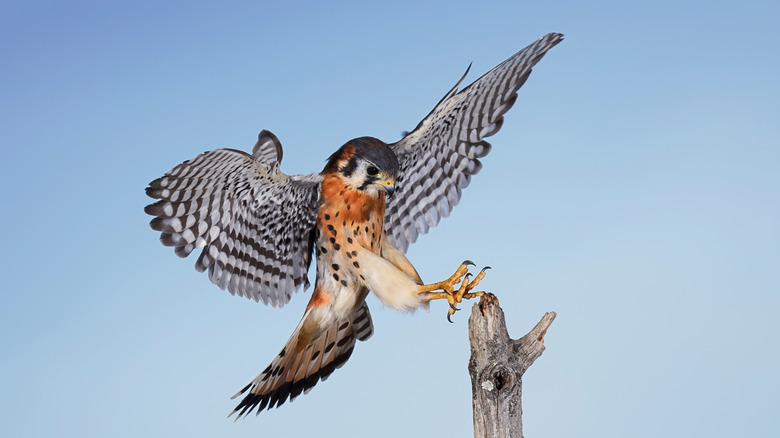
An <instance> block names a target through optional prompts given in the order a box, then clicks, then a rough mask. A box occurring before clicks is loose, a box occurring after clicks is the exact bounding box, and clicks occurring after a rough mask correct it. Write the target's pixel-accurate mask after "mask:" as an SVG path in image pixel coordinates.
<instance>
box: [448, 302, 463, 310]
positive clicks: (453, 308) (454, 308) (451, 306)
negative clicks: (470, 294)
mask: <svg viewBox="0 0 780 438" xmlns="http://www.w3.org/2000/svg"><path fill="white" fill-rule="evenodd" d="M447 304H449V303H447ZM450 308H451V309H452V310H453V311H455V312H457V311H459V310H460V309H458V308H457V307H455V306H453V305H452V304H450Z"/></svg>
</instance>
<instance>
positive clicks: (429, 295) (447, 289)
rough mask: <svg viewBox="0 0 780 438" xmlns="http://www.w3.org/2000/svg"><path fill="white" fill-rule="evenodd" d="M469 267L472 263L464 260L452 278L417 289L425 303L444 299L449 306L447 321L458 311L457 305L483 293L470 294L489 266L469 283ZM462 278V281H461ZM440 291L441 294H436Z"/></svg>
mask: <svg viewBox="0 0 780 438" xmlns="http://www.w3.org/2000/svg"><path fill="white" fill-rule="evenodd" d="M469 265H472V266H473V265H474V262H472V261H470V260H466V261H464V262H463V263H461V265H460V266H459V267H458V270H457V271H455V273H454V274H452V276H451V277H450V278H448V279H446V280H444V281H440V282H437V283H431V284H424V285H422V286H420V287H419V293H420V294H423V295H424V299H425V300H426V302H427V301H432V300H440V299H446V300H447V302H448V303H449V305H450V308H449V309H448V310H447V320H448V321H449V322H452V320H451V319H450V317H451V316H452V315H453V314H454V313H455V312H456V311H458V310H460V309H459V308H458V307H457V305H458V304H460V302H461V301H463V300H464V299H470V298H474V297H478V296H481V295H482V294H484V292H481V291H480V292H471V291H472V289H474V287H476V286H477V285H478V284H479V282H480V281H481V280H482V278H484V277H485V271H486V270H487V269H490V266H486V267H484V268H482V270H481V271H479V274H477V276H476V277H474V279H473V280H471V281H469V276H470V275H471V273H469V272H468V271H469V268H468V267H469ZM461 278H462V280H461ZM458 283H460V287H459V288H458V289H457V290H455V286H456V285H457V284H458ZM436 291H441V292H436Z"/></svg>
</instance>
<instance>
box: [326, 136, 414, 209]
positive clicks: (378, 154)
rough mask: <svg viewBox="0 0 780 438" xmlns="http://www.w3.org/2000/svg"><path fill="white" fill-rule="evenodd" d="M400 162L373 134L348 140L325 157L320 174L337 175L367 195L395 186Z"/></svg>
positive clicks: (390, 194) (389, 193) (386, 190)
mask: <svg viewBox="0 0 780 438" xmlns="http://www.w3.org/2000/svg"><path fill="white" fill-rule="evenodd" d="M399 170H400V166H399V164H398V158H396V156H395V153H394V152H393V151H392V149H390V147H389V146H387V145H386V144H384V143H383V142H381V141H380V140H377V139H375V138H372V137H360V138H356V139H354V140H350V141H349V142H347V143H346V144H345V145H344V146H342V147H341V148H339V150H337V151H336V152H335V153H334V154H333V155H331V156H330V158H329V159H328V164H326V165H325V169H323V171H322V172H323V174H326V173H331V174H336V175H338V176H339V177H340V178H341V179H342V180H344V182H345V183H346V184H347V185H349V186H350V187H352V188H353V189H355V190H360V191H362V192H365V193H367V194H369V195H374V196H376V195H378V194H380V193H382V192H384V193H387V195H388V196H392V194H393V193H394V192H395V190H396V184H395V183H396V180H397V179H398V172H399Z"/></svg>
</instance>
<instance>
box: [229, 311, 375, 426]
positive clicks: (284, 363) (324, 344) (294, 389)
mask: <svg viewBox="0 0 780 438" xmlns="http://www.w3.org/2000/svg"><path fill="white" fill-rule="evenodd" d="M309 315H310V313H309V312H307V313H306V314H305V315H304V317H303V319H302V320H301V323H300V324H299V325H298V328H296V329H295V332H293V335H292V336H291V337H290V340H289V341H287V344H286V345H285V346H284V348H282V351H281V352H279V354H278V355H277V356H276V358H275V359H274V360H273V361H272V362H271V364H270V365H268V366H267V367H266V368H265V370H263V372H261V373H260V374H259V375H258V376H257V377H255V379H254V380H253V381H252V382H250V383H249V384H248V385H247V386H245V387H244V388H243V389H241V390H240V391H239V392H238V393H236V395H234V396H233V397H232V398H236V397H238V396H239V395H242V394H246V395H245V396H244V398H243V399H242V400H241V402H240V403H239V404H238V406H236V408H235V409H234V410H233V412H231V413H230V415H228V417H229V416H231V415H233V414H235V413H236V412H238V416H237V417H236V419H238V418H241V417H242V416H244V415H247V414H249V413H251V412H252V411H253V410H255V409H257V413H258V414H259V413H260V411H262V410H263V409H266V408H267V409H271V408H273V407H279V406H281V405H283V404H284V403H285V402H286V401H287V400H288V399H289V400H290V401H292V400H294V399H295V398H296V397H298V396H299V395H301V393H303V394H306V393H308V392H309V391H310V390H311V389H312V388H313V387H314V385H316V384H317V382H319V381H320V380H323V381H324V380H327V378H328V377H329V376H330V375H331V373H333V371H334V370H336V369H337V368H340V367H341V366H342V365H344V363H346V361H347V359H349V357H350V356H351V355H352V351H353V350H354V348H355V342H356V341H358V340H359V341H365V340H366V339H368V338H369V337H371V335H372V334H373V325H372V323H371V315H370V314H369V312H368V306H367V305H366V303H363V304H362V305H361V306H360V307H359V308H357V309H356V310H355V311H354V312H352V314H350V315H349V316H347V317H345V318H342V319H339V320H337V321H335V322H334V323H332V324H331V325H330V326H329V327H327V328H326V329H325V330H324V331H323V332H321V333H320V334H319V335H317V336H315V337H314V338H313V339H311V340H310V341H309V342H307V343H304V342H305V340H303V339H299V338H300V336H301V327H302V326H303V324H304V322H305V321H306V319H307V317H308V316H309Z"/></svg>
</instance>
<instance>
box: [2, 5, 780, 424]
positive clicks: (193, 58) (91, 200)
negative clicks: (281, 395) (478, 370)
mask: <svg viewBox="0 0 780 438" xmlns="http://www.w3.org/2000/svg"><path fill="white" fill-rule="evenodd" d="M779 16H780V7H778V3H777V2H775V1H766V2H760V1H750V0H748V1H745V2H734V1H729V2H724V1H691V2H686V1H665V0H660V1H652V2H649V1H648V2H630V1H598V0H597V1H589V2H585V1H583V2H575V1H519V0H514V1H506V2H493V1H484V2H480V3H479V6H477V4H476V3H473V4H468V3H458V2H454V1H446V2H422V1H414V2H406V1H393V2H382V3H380V4H377V5H373V4H369V3H368V2H358V1H356V2H338V1H329V2H311V3H298V2H284V3H282V2H274V3H270V2H268V3H266V2H262V1H251V2H250V1H225V0H223V1H219V2H200V1H179V2H159V1H154V2H146V1H132V2H130V1H128V2H107V1H93V2H85V1H69V2H61V1H30V0H25V1H5V2H3V3H2V5H0V41H2V42H0V59H1V60H2V61H1V62H2V68H0V126H2V134H3V159H2V160H0V180H1V181H0V182H2V185H1V186H2V187H3V189H2V190H3V191H2V205H3V207H2V212H3V214H2V215H0V221H2V223H1V225H2V229H3V230H4V233H5V234H4V238H3V240H2V248H3V249H4V251H2V253H1V254H0V257H1V258H2V263H1V264H0V266H2V274H3V275H2V279H3V281H2V294H3V301H2V302H3V304H2V305H1V306H0V351H2V354H0V368H1V369H2V378H0V435H2V436H7V437H15V436H31V437H37V436H78V437H104V436H112V437H125V436H126V437H138V436H191V437H201V436H203V437H213V436H236V437H240V436H247V437H257V436H312V435H315V434H316V436H326V437H337V436H338V437H340V436H376V437H397V436H447V437H452V438H455V437H469V436H471V434H472V428H471V389H470V382H469V377H468V373H467V369H466V365H467V360H468V348H469V347H468V338H467V318H468V313H469V312H470V310H464V311H463V312H460V313H458V314H457V315H456V318H455V319H454V320H455V323H454V324H448V323H447V322H446V319H445V312H446V306H445V305H444V304H442V303H435V304H433V305H432V309H431V310H430V312H426V311H420V312H418V313H417V314H415V315H412V316H410V315H405V314H399V313H398V312H396V311H393V310H391V309H385V308H382V306H381V304H380V303H379V302H378V301H377V300H376V299H375V298H373V297H372V298H370V301H369V302H370V305H371V306H372V313H373V316H374V324H375V335H374V337H373V338H372V339H370V340H369V341H368V342H365V343H360V344H359V345H357V346H356V349H355V353H354V355H353V356H352V359H350V361H349V362H347V364H346V365H345V366H344V367H343V368H342V369H340V370H338V371H337V372H335V373H334V374H333V375H332V376H331V378H330V379H329V380H328V381H326V382H323V383H320V384H319V385H317V387H316V388H314V390H313V391H312V392H311V393H310V394H308V395H306V396H302V397H300V398H298V399H297V400H295V401H294V402H293V403H291V404H290V403H288V404H285V405H284V406H282V407H281V408H280V409H277V410H273V411H270V412H264V413H263V414H261V415H260V417H254V416H252V417H250V418H247V419H245V420H242V421H239V422H238V423H234V422H233V421H232V420H227V419H225V416H226V415H227V414H228V412H230V410H231V409H232V408H233V407H234V405H235V401H231V400H230V399H229V397H230V396H231V395H232V394H233V393H234V392H235V391H237V390H238V389H240V388H241V387H243V386H244V385H245V384H246V383H248V382H249V380H250V379H252V378H253V377H254V376H255V375H256V374H257V373H258V372H259V371H260V370H262V369H263V368H264V367H265V366H266V365H267V364H268V362H269V361H270V360H271V359H272V358H273V356H274V355H275V354H276V353H277V352H278V351H279V349H280V348H281V346H282V345H283V343H284V341H285V340H286V339H287V338H288V336H289V334H290V333H291V331H292V328H293V327H294V326H295V324H297V322H298V320H299V318H300V316H301V314H302V312H303V308H304V307H305V305H306V302H307V300H308V298H309V293H310V291H309V292H307V293H304V294H297V295H296V296H295V297H294V298H293V300H292V302H291V303H290V304H289V305H288V306H287V307H285V308H284V309H281V310H280V309H274V308H270V307H268V308H266V307H264V306H262V305H260V304H257V303H254V302H251V301H248V300H246V299H243V298H237V297H232V296H230V295H229V294H228V293H226V292H223V291H220V290H219V289H218V288H217V287H216V286H214V285H212V284H211V283H210V282H209V281H208V279H207V278H206V276H205V275H204V274H199V273H197V272H196V271H195V269H193V265H194V263H195V258H194V257H191V258H189V259H184V260H182V259H179V258H177V257H176V256H175V255H174V254H173V251H172V250H171V249H170V248H165V247H163V246H162V245H160V243H159V241H158V233H156V232H153V231H152V230H151V229H149V227H148V221H149V219H150V217H148V216H147V215H145V214H144V212H143V207H144V205H146V204H147V203H149V202H150V200H149V199H148V198H147V197H146V196H145V194H144V188H145V187H146V185H147V183H148V182H149V181H151V180H153V179H155V178H157V177H158V176H160V175H162V174H163V173H164V172H165V171H167V170H169V169H170V168H172V167H173V166H174V165H176V164H178V163H179V162H181V161H184V160H186V159H189V158H191V157H193V156H195V155H197V154H199V153H201V152H203V151H206V150H209V149H214V148H217V147H232V148H239V149H244V150H251V147H252V145H253V144H254V141H255V139H256V136H257V133H258V132H259V131H260V130H262V129H269V130H271V131H272V132H274V133H275V134H276V135H277V136H278V137H279V138H280V139H281V141H282V143H283V145H284V146H285V155H284V163H283V165H282V169H283V170H284V171H285V172H286V173H309V172H314V171H319V170H320V169H321V168H322V166H323V164H324V160H325V159H326V158H327V157H328V156H329V155H330V154H331V153H332V152H333V151H334V150H335V149H336V148H338V147H339V146H341V145H342V144H343V143H344V142H345V141H346V140H349V139H350V138H353V137H358V136H362V135H372V136H376V137H378V138H381V139H383V140H385V141H388V142H390V141H395V140H397V139H398V138H399V137H400V134H401V132H402V131H404V130H409V129H411V128H413V127H414V126H415V125H416V124H417V122H418V121H419V120H420V119H421V118H422V117H423V116H425V115H426V114H427V113H428V111H429V110H430V109H431V108H432V107H433V106H434V105H435V104H436V102H438V100H439V99H440V98H441V96H442V95H443V94H444V93H445V92H446V91H447V90H449V88H450V87H451V86H452V85H453V84H454V83H455V82H456V81H457V79H458V78H460V76H461V74H462V73H463V71H464V70H465V68H466V67H467V66H468V64H469V63H470V62H473V67H472V70H471V72H472V73H471V74H470V76H469V79H468V80H467V82H470V81H471V80H473V79H476V78H477V77H479V76H480V75H481V74H482V73H484V72H486V71H487V70H489V69H490V68H492V67H493V66H495V65H496V64H498V63H499V62H501V61H503V60H504V59H505V58H507V57H509V56H510V55H512V54H513V53H515V52H516V51H517V50H519V49H521V48H523V47H525V46H526V45H527V44H529V43H531V42H532V41H534V40H536V39H537V38H539V37H541V36H542V35H544V34H546V33H548V32H561V33H563V34H565V36H566V39H565V41H564V42H563V43H561V44H560V45H559V46H557V47H555V48H554V49H552V50H551V51H550V52H549V53H548V55H547V56H546V57H545V58H544V59H543V60H542V62H541V63H540V64H539V65H538V66H537V67H536V68H535V69H534V72H533V73H532V75H531V77H530V79H529V80H528V82H526V84H525V86H524V87H523V88H522V89H521V90H520V93H519V98H518V100H517V103H516V105H515V107H514V108H513V109H512V110H511V111H510V112H509V113H508V114H507V115H506V121H505V123H504V127H503V129H502V131H501V132H499V133H498V134H497V135H496V136H494V137H492V138H491V139H490V141H491V143H492V144H493V146H494V148H493V151H492V153H491V154H490V155H489V156H487V157H486V158H485V159H484V160H483V164H484V168H483V170H482V173H481V174H480V175H478V176H477V177H475V178H474V179H473V181H472V184H471V186H470V187H469V188H468V189H467V190H465V192H464V197H463V200H462V202H461V204H460V205H459V206H458V207H457V208H456V209H455V210H454V212H453V214H452V216H451V217H450V218H448V219H445V220H444V221H443V222H442V223H441V224H440V225H439V226H438V227H437V228H435V229H433V230H432V232H431V233H430V234H428V235H426V236H423V237H422V238H421V239H420V240H419V241H418V242H417V243H416V244H414V245H413V246H412V248H411V249H410V251H409V253H408V256H409V257H410V259H411V260H412V262H413V263H415V265H416V267H417V269H418V270H419V271H420V274H421V275H422V277H423V279H425V280H427V281H435V280H440V279H442V278H444V277H446V276H448V275H449V274H450V273H451V272H452V271H453V270H454V269H455V268H456V267H457V264H458V263H459V262H460V261H461V260H463V259H466V258H468V259H472V260H474V261H475V262H477V264H479V265H491V266H492V267H493V270H491V271H490V272H489V276H488V277H487V278H486V279H485V280H484V282H483V285H484V287H485V288H486V289H488V290H490V291H492V292H494V293H495V294H496V295H498V297H499V300H500V302H501V305H502V307H503V308H504V311H505V312H506V314H507V317H508V326H509V329H510V334H511V335H512V336H513V337H519V336H521V335H523V334H525V333H526V332H527V331H528V330H529V329H530V328H531V327H533V325H534V324H535V323H536V322H537V321H538V320H539V318H541V316H542V315H543V314H544V312H546V311H550V310H554V311H556V312H558V319H557V320H556V321H555V322H554V323H553V325H552V326H551V328H550V331H549V332H548V335H547V337H546V346H547V351H545V353H544V354H543V355H542V357H541V358H540V359H539V360H538V361H537V362H536V363H535V364H534V365H533V366H532V367H531V369H530V370H529V371H528V372H527V373H526V375H525V377H524V382H523V383H524V398H523V408H524V423H525V432H526V435H527V436H535V437H583V436H590V437H599V438H604V437H657V436H665V437H690V436H709V437H734V436H756V437H776V436H780V426H778V424H779V423H778V421H777V409H778V407H779V405H778V400H779V399H780V398H779V396H778V393H779V392H780V341H779V340H778V338H779V337H780V322H778V312H779V311H780V226H778V224H779V223H780V202H778V201H780V122H778V121H779V120H780V117H779V115H778V112H779V111H778V102H780V85H779V84H780V82H779V81H778V78H780V74H779V73H778V72H779V71H780V57H779V56H778V53H779V52H778V47H780V31H778V22H777V19H778V17H779ZM466 308H467V309H469V308H470V304H468V305H466Z"/></svg>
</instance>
